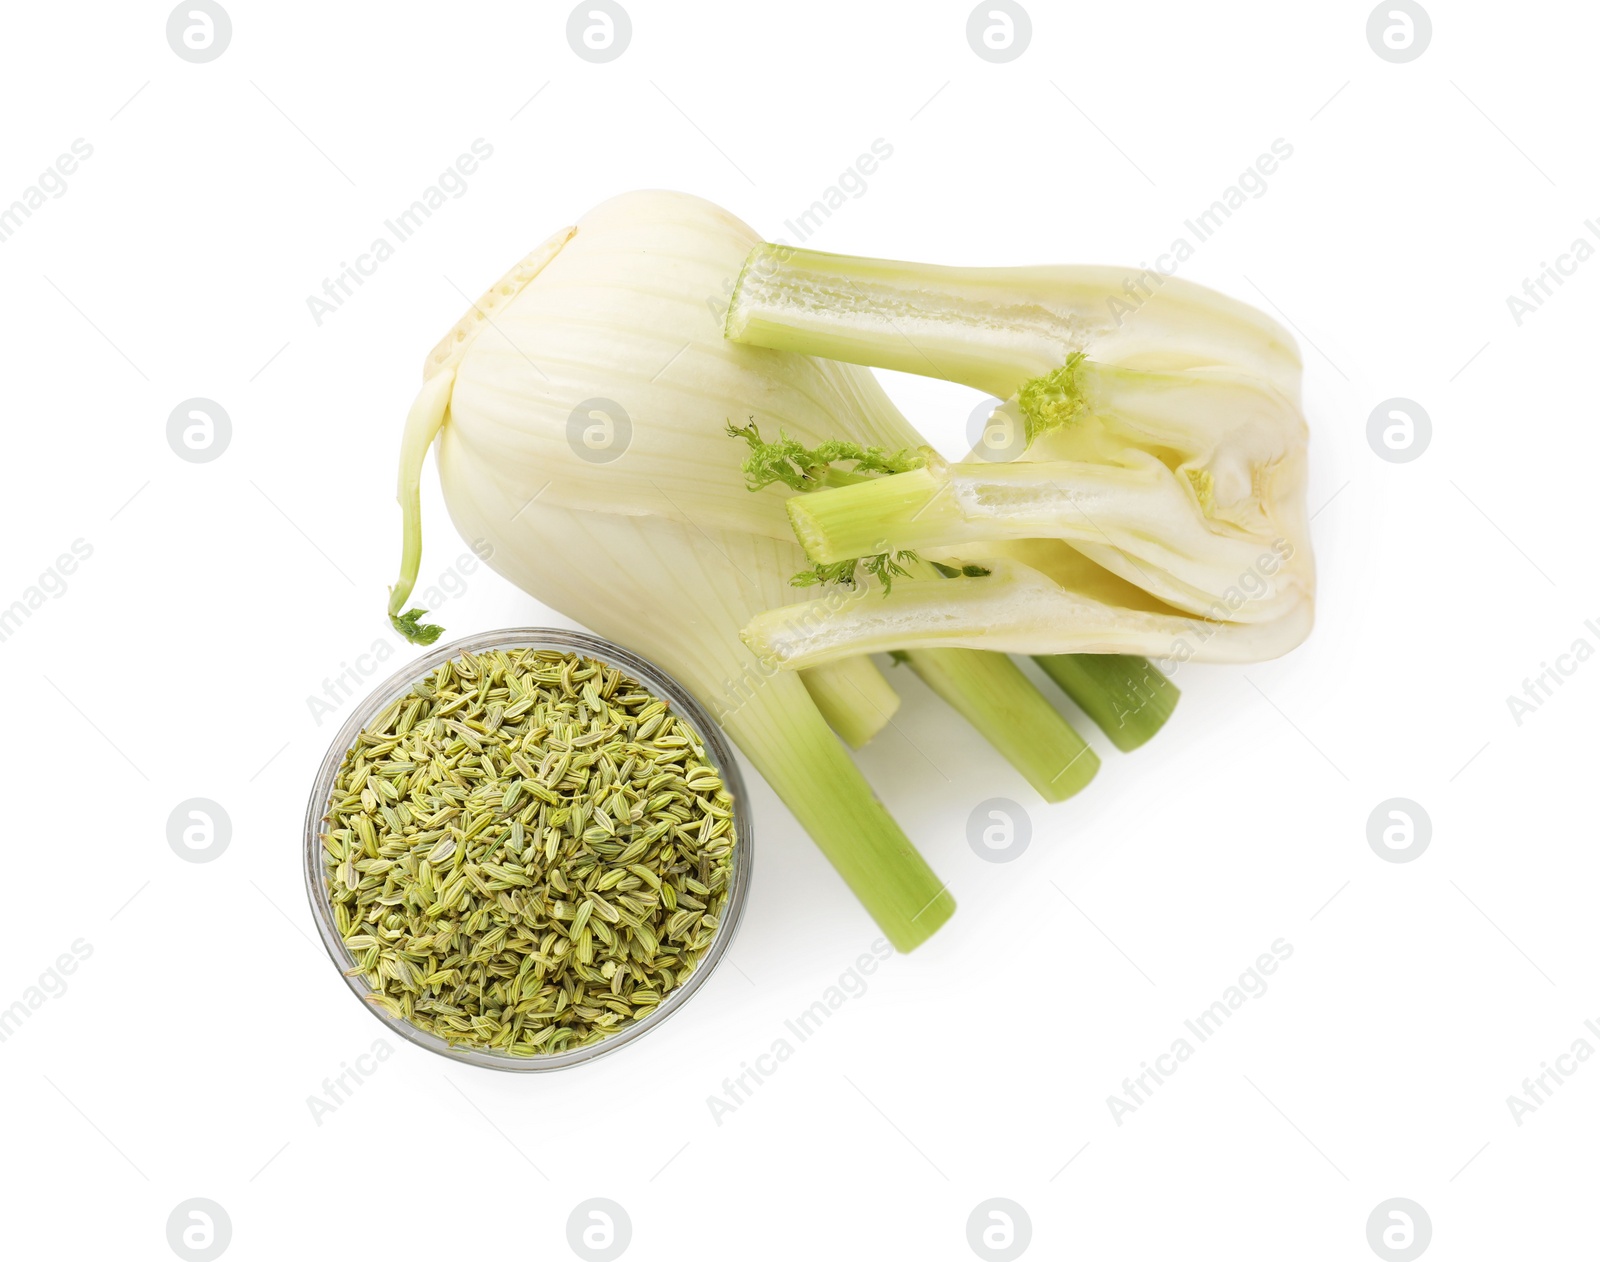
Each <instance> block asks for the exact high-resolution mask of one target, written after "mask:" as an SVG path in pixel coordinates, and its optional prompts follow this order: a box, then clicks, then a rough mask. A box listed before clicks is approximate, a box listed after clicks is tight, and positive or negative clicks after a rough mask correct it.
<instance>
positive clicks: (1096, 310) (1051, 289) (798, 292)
mask: <svg viewBox="0 0 1600 1262" xmlns="http://www.w3.org/2000/svg"><path fill="white" fill-rule="evenodd" d="M1131 275H1133V273H1132V272H1131V271H1130V270H1129V269H1123V268H1116V267H1070V266H1068V267H995V268H984V267H943V266H937V265H934V264H928V263H906V262H896V261H892V260H887V259H869V258H856V257H851V256H847V255H841V254H826V253H822V252H820V251H816V250H803V249H797V248H795V247H793V246H785V245H774V244H763V245H759V246H757V247H756V248H755V249H754V250H752V251H751V253H750V256H749V258H748V259H747V260H746V261H745V266H744V270H743V271H742V273H741V274H740V277H739V283H738V286H737V288H736V289H735V291H734V295H733V299H732V302H731V303H730V305H729V308H728V315H727V322H726V325H725V331H726V333H727V335H728V337H729V338H731V339H732V340H734V341H738V342H745V343H748V344H750V345H753V346H768V347H773V348H776V349H779V350H790V351H799V352H801V353H802V354H806V355H820V356H823V357H825V358H829V359H842V360H845V361H846V362H848V363H853V364H868V365H871V366H873V367H877V368H893V369H896V370H898V371H901V372H909V373H916V374H918V375H919V376H924V377H943V378H945V379H946V380H949V381H959V382H962V383H963V384H965V385H969V386H973V387H975V388H977V389H979V390H984V391H987V392H988V393H989V394H992V395H994V396H995V397H996V398H1000V399H1006V398H1009V397H1011V395H1013V394H1015V393H1016V392H1017V391H1018V390H1019V389H1020V388H1021V386H1022V384H1023V383H1024V382H1025V381H1027V380H1028V379H1030V378H1033V377H1039V376H1042V375H1044V374H1047V373H1050V372H1053V371H1055V370H1056V369H1058V368H1060V367H1061V366H1062V365H1063V364H1064V363H1065V362H1066V360H1067V357H1068V356H1070V355H1072V354H1074V353H1078V352H1084V351H1087V352H1088V353H1089V355H1090V356H1091V358H1093V359H1094V360H1096V361H1097V362H1099V363H1102V364H1110V365H1119V366H1124V367H1131V368H1141V369H1148V370H1154V371H1169V372H1171V371H1182V370H1184V369H1188V368H1194V367H1199V366H1202V365H1233V366H1234V367H1236V368H1240V369H1243V370H1244V371H1246V372H1249V373H1251V374H1253V375H1255V376H1257V377H1260V378H1262V379H1264V380H1267V381H1270V382H1272V383H1273V384H1275V385H1276V386H1278V387H1279V388H1280V389H1281V390H1283V391H1284V393H1285V394H1287V395H1288V396H1289V397H1291V398H1294V397H1298V394H1299V389H1300V354H1299V351H1298V350H1297V349H1296V348H1295V344H1294V339H1293V338H1291V337H1290V336H1289V334H1288V333H1287V332H1286V331H1285V330H1284V329H1283V328H1282V327H1281V326H1280V325H1278V324H1277V323H1276V322H1275V321H1273V320H1271V319H1269V318H1268V317H1266V316H1265V315H1263V314H1262V313H1261V312H1259V311H1257V310H1255V309H1254V308H1252V307H1250V306H1248V305H1247V304H1245V303H1242V302H1238V301H1235V300H1234V299H1232V298H1228V297H1226V296H1225V295H1223V294H1219V293H1216V292H1214V291H1213V290H1209V289H1206V288H1204V287H1203V286H1200V285H1195V284H1192V283H1190V282H1189V281H1184V280H1180V279H1178V278H1177V277H1165V278H1162V280H1161V283H1160V284H1158V285H1152V286H1147V287H1148V288H1150V290H1151V292H1150V293H1149V294H1148V295H1143V296H1141V300H1140V301H1139V303H1138V306H1137V308H1136V310H1135V311H1134V312H1133V313H1132V314H1131V315H1129V314H1125V313H1124V312H1123V310H1122V308H1123V307H1125V306H1126V305H1127V303H1128V297H1129V290H1128V288H1127V284H1128V281H1129V278H1130V276H1131Z"/></svg>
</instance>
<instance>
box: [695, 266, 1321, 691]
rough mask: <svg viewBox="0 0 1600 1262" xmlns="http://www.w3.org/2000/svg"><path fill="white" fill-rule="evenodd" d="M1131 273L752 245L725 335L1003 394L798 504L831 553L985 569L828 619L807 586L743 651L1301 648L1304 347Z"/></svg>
mask: <svg viewBox="0 0 1600 1262" xmlns="http://www.w3.org/2000/svg"><path fill="white" fill-rule="evenodd" d="M1145 275H1146V274H1138V280H1137V290H1136V289H1135V288H1133V287H1131V286H1132V285H1133V284H1134V281H1133V279H1132V278H1130V274H1129V273H1128V272H1125V271H1121V270H1119V269H1115V268H1105V267H1059V266H1050V267H1013V268H953V267H939V266H934V265H929V264H920V263H899V262H890V261H885V260H877V259H863V258H851V257H846V256H843V255H834V254H822V253H818V252H816V251H811V250H802V249H795V248H792V247H789V246H781V245H762V246H760V247H758V248H757V249H755V250H753V251H752V252H751V255H750V258H749V259H748V260H747V262H746V266H745V269H744V271H743V272H742V273H741V276H740V280H739V284H738V287H737V288H736V290H735V293H734V297H733V300H732V302H731V304H730V306H729V310H728V318H727V324H726V331H727V334H728V336H729V337H730V338H731V339H734V340H737V341H740V342H743V343H746V344H749V345H752V346H764V347H769V348H777V349H784V350H789V351H795V352H798V353H801V354H806V355H829V356H833V357H835V358H838V359H841V360H847V361H849V362H852V363H857V364H865V365H874V366H877V367H881V368H892V369H897V370H900V371H905V372H911V373H917V374H920V375H923V376H933V377H942V378H945V379H947V380H951V381H957V382H961V383H962V384H964V385H968V386H972V387H974V388H976V389H980V390H984V391H987V392H988V393H990V394H992V395H994V396H995V397H996V398H998V399H1000V400H1002V403H1001V404H1000V405H999V406H998V407H997V408H995V409H994V411H993V413H992V414H991V415H990V417H989V418H988V423H987V425H986V428H985V431H984V440H983V443H982V444H980V447H979V448H978V449H976V450H975V451H974V453H973V454H972V455H971V456H969V457H968V459H966V460H964V461H961V462H959V463H949V462H947V461H944V460H941V459H938V458H937V457H930V458H929V459H928V460H927V461H926V463H925V464H924V465H923V467H921V468H918V469H914V470H909V471H904V472H895V473H892V474H890V475H889V476H886V477H880V478H874V479H870V480H861V481H859V482H857V483H856V484H854V485H843V486H836V487H832V488H829V489H824V490H819V491H817V492H816V493H814V494H809V495H804V496H797V497H795V498H793V499H791V500H790V501H789V513H790V517H791V520H792V523H793V525H794V528H795V534H796V537H797V538H798V539H799V540H800V541H801V543H802V544H803V545H804V546H805V549H806V552H807V555H808V556H809V557H810V559H811V560H812V561H813V563H815V564H817V565H819V566H824V567H825V566H828V565H836V564H838V563H839V561H840V560H841V559H842V558H849V557H856V556H860V555H862V554H864V553H883V552H885V551H886V550H888V551H891V552H897V551H899V550H907V551H917V552H920V553H922V554H924V555H939V556H941V557H942V558H943V559H945V560H947V561H950V560H951V559H952V558H959V560H961V561H962V562H964V563H975V564H977V565H979V566H982V567H985V568H988V569H989V570H990V571H991V575H990V577H989V578H986V579H984V580H983V581H982V582H975V583H971V584H961V585H959V586H960V587H961V590H960V591H959V592H952V591H950V590H948V589H949V588H950V587H951V586H952V585H949V584H941V583H940V582H938V581H937V580H936V579H928V578H925V577H923V576H920V575H917V576H912V577H910V578H909V579H908V580H907V581H906V582H904V583H897V584H896V585H895V588H894V590H893V591H892V592H891V593H889V594H888V595H887V596H886V598H885V599H884V600H883V601H882V602H880V604H879V605H877V606H873V607H869V606H865V605H853V606H851V608H850V609H849V610H848V611H847V612H845V613H842V614H841V615H840V616H838V617H833V618H828V619H825V620H823V619H817V618H808V617H806V616H805V611H804V608H803V605H801V604H797V605H794V606H791V607H789V608H787V609H777V610H770V611H768V612H767V613H765V614H763V615H761V616H759V617H758V618H756V619H755V620H753V621H752V623H751V624H750V625H749V627H747V629H746V633H745V636H746V640H747V642H748V643H749V644H750V646H751V647H752V648H753V649H754V650H755V651H756V652H757V653H759V654H762V655H764V656H771V657H775V658H777V659H779V660H781V661H783V662H784V663H785V664H786V665H788V666H791V667H804V666H812V665H815V664H817V663H821V662H827V661H831V660H834V659H836V658H838V657H840V656H844V655H848V654H851V653H859V652H861V651H863V650H872V649H877V648H901V647H905V646H908V645H914V644H922V645H941V646H952V647H953V646H966V647H971V648H991V649H1001V650H1007V651H1011V652H1019V653H1033V654H1063V653H1113V654H1130V653H1137V654H1148V655H1151V656H1156V657H1160V658H1163V659H1165V660H1167V661H1168V662H1172V663H1174V664H1178V663H1182V662H1185V661H1190V660H1194V661H1211V662H1251V661H1259V660H1261V659H1263V658H1268V657H1275V656H1278V655H1280V654H1282V653H1285V652H1288V651H1289V650H1290V649H1292V648H1294V647H1295V646H1296V645H1297V644H1299V643H1300V642H1301V641H1302V640H1303V639H1304V638H1305V637H1306V635H1307V634H1309V632H1310V630H1311V623H1312V611H1313V604H1314V596H1315V572H1314V566H1313V562H1312V556H1311V543H1310V531H1309V524H1308V521H1307V517H1306V506H1305V488H1306V446H1307V437H1308V434H1307V428H1306V424H1305V421H1304V419H1303V418H1302V416H1301V413H1300V403H1299V398H1300V358H1299V353H1298V351H1297V350H1296V349H1295V346H1294V342H1293V340H1292V339H1291V338H1290V337H1289V335H1288V334H1287V333H1286V332H1284V331H1283V330H1282V329H1281V328H1279V327H1278V325H1277V324H1276V323H1275V322H1274V321H1272V320H1271V319H1269V318H1268V317H1267V316H1265V315H1263V314H1262V313H1260V312H1258V311H1255V310H1254V309H1253V308H1251V307H1249V306H1247V305H1245V304H1244V303H1240V302H1236V301H1235V300H1233V299H1231V298H1227V297H1225V296H1223V295H1221V294H1218V293H1214V292H1212V291H1211V290H1208V289H1205V288H1203V287H1201V286H1199V285H1195V284H1192V283H1190V282H1188V281H1182V280H1179V279H1177V278H1175V277H1156V276H1153V275H1151V276H1150V278H1149V279H1148V280H1145V279H1144V276H1145ZM1130 296H1137V297H1138V301H1137V304H1136V305H1133V304H1130V302H1129V301H1128V299H1129V297H1130ZM1066 553H1071V554H1072V555H1071V557H1070V558H1069V557H1068V556H1066V555H1064V554H1066ZM1074 558H1075V559H1074ZM1070 673H1072V674H1073V676H1074V677H1075V678H1076V679H1078V681H1079V682H1080V683H1081V682H1082V681H1083V675H1082V672H1070Z"/></svg>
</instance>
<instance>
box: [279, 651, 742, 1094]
mask: <svg viewBox="0 0 1600 1262" xmlns="http://www.w3.org/2000/svg"><path fill="white" fill-rule="evenodd" d="M525 648H531V649H550V650H554V651H556V652H561V653H579V654H582V655H583V656H585V657H592V658H594V659H595V660H596V661H599V662H602V663H604V664H605V665H607V666H615V667H617V668H618V669H619V670H621V671H623V672H624V673H625V674H627V675H630V676H632V677H633V678H634V679H636V680H638V681H639V683H641V684H642V685H643V686H644V687H645V688H646V689H647V690H648V691H650V692H651V693H653V694H654V695H656V696H658V697H660V698H662V699H663V700H665V701H667V702H668V703H669V705H670V706H671V710H672V712H673V713H674V714H676V715H677V716H678V718H679V719H680V720H681V721H682V722H684V723H687V724H688V725H689V726H690V727H691V728H692V729H693V730H694V732H695V734H696V735H697V736H699V738H700V741H701V743H702V745H703V746H704V747H705V752H706V757H707V759H709V760H710V762H711V763H712V764H713V765H714V766H715V767H716V769H717V774H718V775H720V776H721V777H722V782H723V785H724V786H725V787H726V788H727V791H728V793H729V795H730V796H731V797H732V798H733V803H734V805H733V836H734V842H733V855H732V860H731V869H732V870H731V871H730V873H729V878H728V898H727V903H726V905H725V907H724V909H723V913H722V920H721V923H720V924H719V925H718V926H717V932H716V934H715V936H714V937H713V938H712V939H711V944H710V945H709V946H707V947H706V950H705V954H704V955H702V956H701V957H700V962H699V963H698V964H697V965H696V966H695V969H694V971H693V972H692V973H690V974H689V976H688V978H687V979H686V980H685V981H683V982H682V983H681V984H680V985H678V986H677V987H676V988H674V989H673V990H672V991H671V992H670V993H669V994H668V995H667V997H666V998H665V999H664V1000H662V1001H661V1003H660V1005H659V1006H657V1007H656V1008H655V1009H653V1010H652V1011H651V1012H649V1013H648V1014H646V1015H645V1016H643V1017H641V1018H640V1019H639V1020H637V1021H634V1022H632V1023H630V1024H628V1025H626V1026H623V1027H622V1028H621V1029H620V1030H618V1031H617V1032H616V1033H615V1034H610V1035H607V1036H606V1037H605V1038H603V1039H601V1040H599V1041H598V1042H596V1043H590V1044H588V1045H587V1046H584V1047H578V1048H574V1049H572V1050H571V1051H567V1052H554V1053H551V1054H548V1055H543V1056H512V1055H510V1054H509V1053H506V1052H501V1051H493V1050H489V1049H486V1048H481V1047H466V1046H460V1045H457V1046H452V1045H451V1044H449V1043H447V1042H446V1041H445V1040H444V1039H442V1038H440V1037H439V1036H438V1035H435V1034H429V1033H428V1032H427V1031H426V1030H422V1029H419V1028H417V1027H416V1026H414V1025H412V1024H411V1023H410V1022H409V1021H406V1020H405V1019H404V1018H401V1017H396V1016H393V1015H391V1014H390V1013H389V1012H387V1011H385V1010H384V1009H383V1008H381V1007H379V1006H377V1005H375V1004H371V1003H368V1002H367V1001H366V996H367V995H368V994H369V993H371V989H372V988H371V987H370V986H369V985H367V981H366V979H365V978H364V977H361V976H359V975H357V976H351V975H350V974H349V973H348V972H347V971H346V970H348V969H351V968H354V967H355V961H354V960H353V959H352V958H351V957H350V953H349V951H347V950H346V949H345V945H344V942H343V940H342V939H341V938H340V937H339V929H338V926H337V924H336V923H335V922H334V918H333V908H332V905H331V904H330V902H329V900H328V891H327V887H326V885H324V883H323V868H322V829H323V824H324V821H325V818H326V816H327V813H328V806H329V803H330V801H331V799H332V796H333V785H334V781H335V780H336V779H337V777H338V775H339V767H340V765H341V764H342V763H343V761H344V756H345V754H346V753H347V752H348V751H349V749H350V747H351V745H353V744H354V743H355V739H356V737H357V735H358V734H359V733H360V732H361V729H362V728H363V727H365V726H366V725H367V724H368V723H370V722H371V721H372V720H373V719H375V718H377V716H378V715H379V714H381V713H382V712H383V710H384V709H385V708H386V707H387V706H389V705H390V704H391V703H393V702H394V701H395V699H396V698H398V697H401V696H404V695H405V693H407V692H409V691H410V690H411V688H412V686H413V685H414V684H416V683H418V682H419V681H421V680H422V679H423V678H424V677H426V676H427V675H428V674H429V673H430V672H432V671H433V670H435V669H437V668H438V667H439V666H442V665H443V664H444V663H445V662H447V661H449V660H450V659H451V658H454V657H459V656H460V655H461V654H462V653H481V652H487V651H491V650H494V649H525ZM751 841H752V831H751V825H750V808H749V797H748V795H747V794H746V793H745V788H744V781H743V779H742V778H741V777H740V775H739V766H738V763H736V762H735V761H734V757H733V750H732V748H731V747H730V746H729V744H728V739H727V737H725V736H724V735H723V734H722V730H721V729H720V728H719V727H717V725H716V724H715V723H714V722H712V720H711V716H710V715H708V714H707V713H706V711H705V709H704V707H702V706H701V705H700V703H699V702H698V701H696V700H695V699H694V698H693V697H692V696H690V695H689V692H688V690H687V689H685V688H684V687H683V685H681V684H680V683H678V681H677V680H675V679H673V678H672V677H671V676H670V675H668V674H666V672H664V671H663V670H661V669H660V667H658V666H656V665H654V664H653V663H651V662H648V661H646V660H645V659H644V658H642V657H640V656H639V655H638V654H636V653H631V652H629V651H628V650H627V649H625V648H623V647H622V646H621V645H618V644H613V643H612V642H611V641H609V640H603V639H601V638H600V637H599V636H596V635H589V634H588V633H586V632H583V631H560V630H555V629H552V628H546V627H514V628H510V629H508V630H504V631H490V632H486V633H484V634H482V635H475V636H470V637H468V638H466V639H463V640H455V641H453V642H451V643H449V644H442V645H439V646H438V647H437V648H434V649H432V650H431V651H429V652H428V653H427V654H426V655H424V656H422V657H419V658H417V659H416V660H415V661H413V662H410V663H409V664H408V665H406V666H405V667H404V668H403V669H401V670H399V671H397V672H395V674H393V675H391V676H390V677H389V678H388V679H386V680H384V682H383V683H382V684H380V685H379V686H378V687H377V688H376V689H375V690H374V691H373V692H372V694H371V695H370V696H369V697H367V698H366V700H364V701H362V702H361V703H360V704H359V705H358V706H357V707H356V709H355V712H354V713H353V714H351V716H350V717H349V719H347V720H346V721H345V724H344V726H343V727H341V728H340V729H339V731H338V734H337V735H336V736H335V737H334V738H333V743H332V744H331V745H330V746H329V747H328V753H327V756H326V757H325V758H324V759H323V760H322V766H321V768H320V769H319V770H318V772H317V779H316V784H315V786H314V787H313V788H312V790H311V800H310V802H309V803H308V804H307V806H306V829H305V878H306V895H307V897H308V898H309V899H310V900H311V914H312V916H313V917H314V918H315V920H316V922H317V932H318V933H319V934H320V935H321V936H322V944H323V946H325V947H326V948H327V949H328V954H329V956H331V957H332V959H333V962H334V964H335V965H337V966H338V969H339V972H340V974H341V976H343V977H344V981H345V984H346V985H347V986H349V987H350V990H351V993H352V994H354V995H355V996H356V997H357V998H358V999H360V1000H361V1006H362V1007H363V1008H365V1009H366V1010H367V1011H368V1012H370V1013H372V1015H373V1016H375V1017H376V1018H378V1020H380V1021H382V1022H383V1024H384V1025H386V1026H388V1027H389V1028H390V1029H391V1030H393V1031H394V1032H395V1033H396V1034H398V1035H399V1036H400V1037H401V1038H403V1039H406V1040H407V1041H408V1042H411V1043H415V1044H416V1045H417V1046H418V1047H425V1048H427V1049H428V1050H429V1051H430V1052H437V1053H438V1054H439V1055H441V1056H448V1057H449V1058H450V1059H451V1060H455V1061H462V1062H464V1063H466V1064H469V1065H481V1066H483V1067H484V1068H486V1069H503V1070H508V1071H511V1072H522V1073H538V1072H542V1071H544V1070H550V1069H568V1068H571V1067H572V1066H573V1065H581V1064H584V1063H586V1062H588V1061H591V1060H594V1059H595V1058H596V1057H599V1056H606V1055H609V1054H610V1053H611V1052H614V1051H616V1050H617V1049H618V1048H621V1047H626V1046H628V1044H630V1043H634V1042H637V1041H638V1040H639V1039H641V1038H643V1037H644V1036H645V1035H646V1034H648V1033H649V1032H650V1031H651V1030H653V1029H655V1028H656V1027H657V1026H658V1025H660V1024H661V1023H662V1022H663V1021H665V1020H666V1019H667V1018H668V1017H670V1016H672V1014H673V1013H675V1012H677V1011H678V1009H679V1008H681V1007H683V1006H684V1004H686V1003H688V1002H689V999H690V997H691V996H692V995H693V994H694V993H695V991H697V990H699V989H700V987H701V986H702V985H704V984H705V981H706V978H708V977H710V976H711V972H712V970H713V969H715V968H716V966H717V963H718V961H720V960H721V959H722V957H723V955H724V954H725V953H726V952H727V949H728V946H729V944H730V943H731V942H732V941H733V939H734V935H735V934H736V933H738V931H739V921H740V920H741V919H742V918H743V916H744V905H745V900H746V898H747V897H748V896H749V893H750V862H751Z"/></svg>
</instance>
